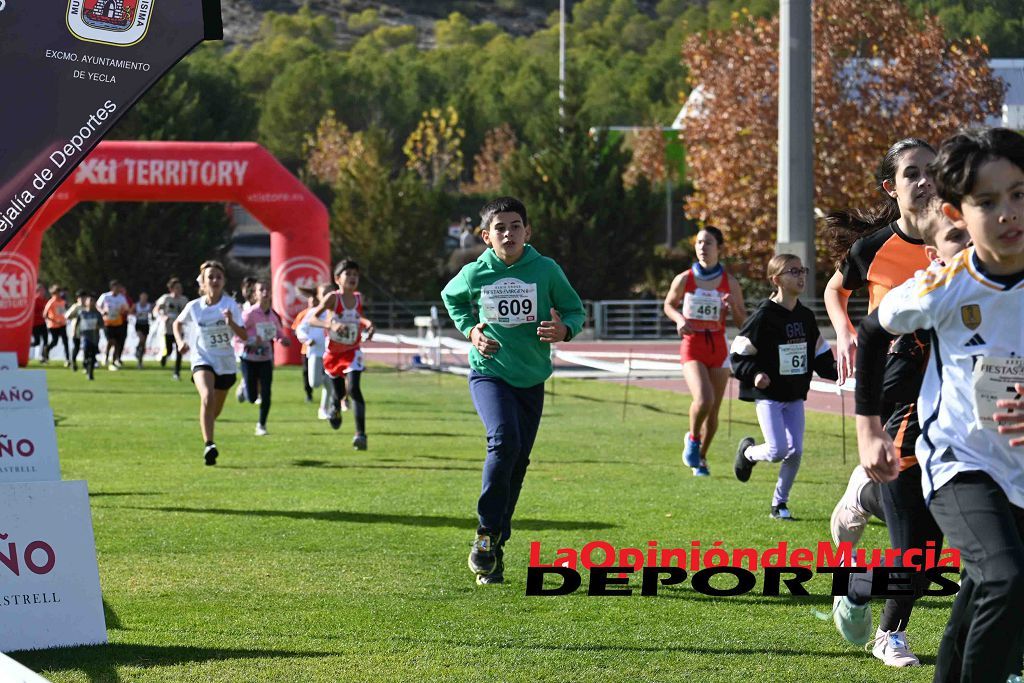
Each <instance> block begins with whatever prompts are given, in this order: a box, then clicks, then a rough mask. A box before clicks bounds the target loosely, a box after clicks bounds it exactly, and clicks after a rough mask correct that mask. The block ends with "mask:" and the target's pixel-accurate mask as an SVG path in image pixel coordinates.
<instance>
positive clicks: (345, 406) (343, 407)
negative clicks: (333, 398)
mask: <svg viewBox="0 0 1024 683" xmlns="http://www.w3.org/2000/svg"><path fill="white" fill-rule="evenodd" d="M341 412H343V413H347V412H348V397H347V396H346V397H345V400H344V401H342V402H341Z"/></svg>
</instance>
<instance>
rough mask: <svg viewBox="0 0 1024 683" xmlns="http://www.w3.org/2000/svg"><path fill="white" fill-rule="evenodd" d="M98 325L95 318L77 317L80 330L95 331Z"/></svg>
mask: <svg viewBox="0 0 1024 683" xmlns="http://www.w3.org/2000/svg"><path fill="white" fill-rule="evenodd" d="M97 327H99V325H98V321H97V320H96V318H92V317H90V318H79V319H78V329H79V330H80V331H82V332H95V331H96V328H97Z"/></svg>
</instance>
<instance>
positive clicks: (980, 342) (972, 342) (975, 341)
mask: <svg viewBox="0 0 1024 683" xmlns="http://www.w3.org/2000/svg"><path fill="white" fill-rule="evenodd" d="M985 344H986V341H985V340H984V339H982V338H981V335H980V334H976V335H974V336H973V337H971V338H970V339H968V340H967V343H966V344H964V346H984V345H985Z"/></svg>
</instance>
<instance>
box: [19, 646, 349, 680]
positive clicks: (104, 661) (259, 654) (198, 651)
mask: <svg viewBox="0 0 1024 683" xmlns="http://www.w3.org/2000/svg"><path fill="white" fill-rule="evenodd" d="M336 654H337V653H334V652H298V651H294V650H237V649H221V648H212V647H193V646H188V645H120V644H113V645H96V646H91V647H72V648H59V649H52V650H38V651H33V652H18V653H15V654H14V655H13V657H12V659H14V660H16V661H18V662H20V663H21V664H23V665H24V666H27V667H28V668H30V669H32V670H34V671H42V670H45V671H81V672H83V673H84V674H85V675H86V676H88V677H89V680H90V681H91V682H92V683H118V682H119V681H120V680H121V678H120V676H119V675H118V673H117V667H132V668H149V667H155V666H179V665H181V664H189V663H201V662H215V661H228V660H233V659H281V658H284V659H290V658H300V657H301V658H313V657H316V658H321V657H333V656H335V655H336Z"/></svg>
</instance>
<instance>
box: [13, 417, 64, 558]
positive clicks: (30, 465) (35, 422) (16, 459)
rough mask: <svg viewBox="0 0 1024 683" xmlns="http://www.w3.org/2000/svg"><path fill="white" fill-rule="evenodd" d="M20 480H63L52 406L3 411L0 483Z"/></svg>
mask: <svg viewBox="0 0 1024 683" xmlns="http://www.w3.org/2000/svg"><path fill="white" fill-rule="evenodd" d="M18 481H60V457H59V456H58V454H57V432H56V430H55V429H54V426H53V411H52V410H50V409H49V408H40V409H38V410H0V483H2V484H6V483H11V482H18ZM0 546H2V544H0Z"/></svg>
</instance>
